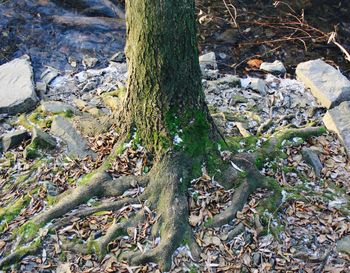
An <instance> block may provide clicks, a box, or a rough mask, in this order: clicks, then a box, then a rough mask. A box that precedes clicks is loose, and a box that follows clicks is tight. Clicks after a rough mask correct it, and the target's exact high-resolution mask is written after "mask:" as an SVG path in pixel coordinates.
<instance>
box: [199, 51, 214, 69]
mask: <svg viewBox="0 0 350 273" xmlns="http://www.w3.org/2000/svg"><path fill="white" fill-rule="evenodd" d="M199 64H200V66H201V67H202V68H210V69H217V68H218V64H217V62H216V56H215V53H214V52H209V53H207V54H204V55H201V56H199Z"/></svg>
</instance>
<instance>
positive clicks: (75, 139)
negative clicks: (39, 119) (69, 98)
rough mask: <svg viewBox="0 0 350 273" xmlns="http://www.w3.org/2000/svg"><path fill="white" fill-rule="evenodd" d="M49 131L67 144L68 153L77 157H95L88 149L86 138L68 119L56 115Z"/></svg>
mask: <svg viewBox="0 0 350 273" xmlns="http://www.w3.org/2000/svg"><path fill="white" fill-rule="evenodd" d="M51 133H52V134H53V135H55V136H57V137H59V138H61V139H62V140H63V141H64V142H65V143H66V144H67V148H68V153H69V155H71V156H73V157H78V158H84V157H86V156H92V157H93V158H94V157H95V153H94V152H92V151H91V150H90V149H89V146H88V145H87V142H86V140H85V139H84V138H82V136H81V135H80V134H79V133H78V132H77V131H76V130H75V128H74V127H73V125H72V124H71V123H70V122H69V120H68V119H66V118H64V117H61V116H56V117H55V119H54V120H53V122H52V126H51Z"/></svg>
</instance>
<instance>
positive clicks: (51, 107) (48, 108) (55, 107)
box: [40, 101, 78, 114]
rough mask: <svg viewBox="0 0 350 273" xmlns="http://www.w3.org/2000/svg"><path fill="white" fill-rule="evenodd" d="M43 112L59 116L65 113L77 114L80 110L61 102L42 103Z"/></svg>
mask: <svg viewBox="0 0 350 273" xmlns="http://www.w3.org/2000/svg"><path fill="white" fill-rule="evenodd" d="M40 107H41V110H42V111H44V112H49V113H53V114H59V113H64V112H71V113H77V112H78V110H77V109H76V108H75V107H74V106H71V105H69V104H67V103H63V102H60V101H43V102H42V103H41V106H40Z"/></svg>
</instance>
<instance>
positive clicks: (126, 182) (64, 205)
mask: <svg viewBox="0 0 350 273" xmlns="http://www.w3.org/2000/svg"><path fill="white" fill-rule="evenodd" d="M147 183H148V177H147V176H122V177H119V178H117V179H115V180H112V177H111V176H110V175H109V174H107V173H105V172H101V173H100V172H98V173H96V174H94V175H93V176H92V177H91V178H90V179H89V181H87V182H86V183H85V184H84V185H81V186H78V187H77V188H76V189H74V190H72V191H71V192H69V193H68V194H67V193H64V194H63V196H62V197H61V198H60V200H59V201H58V202H57V203H56V204H55V205H54V206H52V207H51V208H49V209H48V210H46V211H44V212H42V213H40V214H38V215H37V216H34V217H33V219H31V220H30V221H29V222H27V223H25V224H24V225H23V226H22V227H20V228H19V230H18V231H17V232H15V234H14V235H16V236H18V240H17V243H16V244H15V245H14V248H15V249H16V250H14V251H12V253H11V254H9V255H8V256H6V257H5V258H3V259H1V260H0V268H2V267H4V266H6V265H9V264H11V263H14V262H15V261H16V260H19V259H21V258H22V257H24V256H25V255H28V254H29V253H33V252H36V251H37V250H38V248H39V247H40V245H41V244H40V241H41V239H42V238H39V237H37V236H38V231H39V229H40V228H41V227H43V226H44V225H45V224H47V223H49V222H50V221H52V220H54V219H58V220H57V222H56V223H54V224H53V225H52V226H51V228H50V229H55V228H59V227H61V226H63V225H65V224H67V223H69V221H70V220H71V219H72V218H74V217H87V216H89V215H91V214H94V213H96V212H99V211H104V210H111V211H115V210H118V209H120V208H121V207H122V206H124V205H125V204H127V203H131V204H132V203H139V202H140V200H142V197H139V198H123V199H121V200H118V201H114V202H108V203H103V204H101V205H99V206H97V207H94V208H87V209H83V210H80V211H77V212H74V213H72V214H71V215H68V216H67V217H66V218H62V219H61V218H60V217H62V216H64V215H65V214H66V213H68V212H70V211H71V210H73V209H75V208H76V207H78V206H79V205H81V204H84V203H86V202H87V201H88V200H89V199H91V198H93V197H98V198H102V197H110V196H120V195H122V194H123V193H124V192H125V191H127V190H128V189H130V188H132V187H136V186H145V185H147ZM28 230H30V232H28ZM34 237H37V239H36V240H34V241H32V239H33V238H34ZM30 241H32V242H31V243H29V245H28V246H24V247H23V246H21V245H23V244H25V243H27V242H30Z"/></svg>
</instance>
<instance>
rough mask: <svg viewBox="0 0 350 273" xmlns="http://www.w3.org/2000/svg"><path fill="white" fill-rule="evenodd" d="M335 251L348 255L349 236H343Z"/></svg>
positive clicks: (349, 253)
mask: <svg viewBox="0 0 350 273" xmlns="http://www.w3.org/2000/svg"><path fill="white" fill-rule="evenodd" d="M337 251H338V252H343V253H346V254H348V255H350V236H345V237H343V238H342V239H340V240H339V241H338V242H337Z"/></svg>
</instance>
